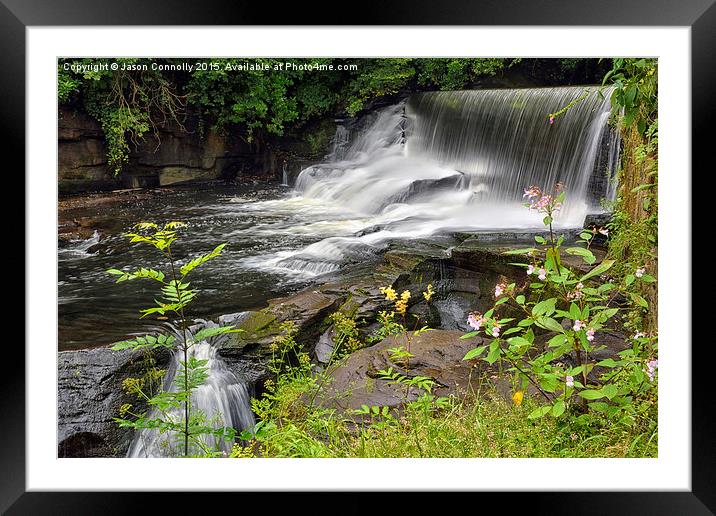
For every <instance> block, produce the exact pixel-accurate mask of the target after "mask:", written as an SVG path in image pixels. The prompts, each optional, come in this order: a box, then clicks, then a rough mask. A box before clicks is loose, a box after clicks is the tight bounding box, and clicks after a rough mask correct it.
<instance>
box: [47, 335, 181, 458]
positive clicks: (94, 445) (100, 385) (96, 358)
mask: <svg viewBox="0 0 716 516" xmlns="http://www.w3.org/2000/svg"><path fill="white" fill-rule="evenodd" d="M169 358H170V353H169V352H168V351H166V350H159V351H156V352H155V353H154V359H155V360H156V367H159V368H164V367H166V365H167V364H168V362H169ZM149 367H150V365H149V364H148V362H147V361H146V360H145V355H144V353H143V352H134V351H131V350H125V351H113V350H111V349H108V348H97V349H86V350H80V351H61V352H59V353H58V367H57V372H58V407H57V408H58V423H57V432H58V433H57V439H58V456H59V457H122V456H124V455H125V454H126V452H127V449H128V448H129V444H130V443H131V440H132V434H133V431H132V430H131V429H128V428H120V427H119V426H118V425H117V423H115V422H114V421H113V418H115V417H119V409H120V407H121V406H122V404H124V403H130V404H132V405H133V407H134V410H135V411H140V412H141V411H143V410H145V408H146V407H144V406H142V404H141V403H140V402H139V401H138V400H137V398H136V397H135V396H133V395H129V394H126V393H125V392H124V390H123V389H122V382H123V381H124V380H125V379H126V378H130V377H133V378H137V377H141V376H142V375H144V374H145V373H146V372H147V370H148V368H149Z"/></svg>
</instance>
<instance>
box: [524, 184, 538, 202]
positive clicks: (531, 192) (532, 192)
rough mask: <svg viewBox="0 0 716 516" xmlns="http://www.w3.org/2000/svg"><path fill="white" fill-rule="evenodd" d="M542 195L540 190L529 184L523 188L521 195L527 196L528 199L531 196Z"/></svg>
mask: <svg viewBox="0 0 716 516" xmlns="http://www.w3.org/2000/svg"><path fill="white" fill-rule="evenodd" d="M540 195H542V191H541V190H540V189H539V187H537V186H530V187H529V188H525V194H524V195H523V196H522V197H527V198H528V199H532V198H533V197H539V196H540Z"/></svg>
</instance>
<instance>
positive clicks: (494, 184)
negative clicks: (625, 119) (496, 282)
mask: <svg viewBox="0 0 716 516" xmlns="http://www.w3.org/2000/svg"><path fill="white" fill-rule="evenodd" d="M609 97H610V92H609V90H607V91H605V92H604V93H603V95H600V93H599V91H598V89H597V88H596V87H562V88H537V89H521V90H471V91H445V92H430V93H421V94H417V95H413V96H412V97H410V98H409V99H408V100H407V101H406V102H402V103H400V104H398V105H395V106H392V107H389V108H386V109H383V110H382V111H380V112H379V113H378V114H377V115H376V116H375V119H374V121H373V122H372V124H370V125H369V126H368V127H367V129H365V130H364V131H361V132H360V134H359V135H358V136H357V137H356V138H353V140H352V141H351V142H350V144H346V141H347V136H346V135H347V134H348V131H346V129H345V127H344V126H343V125H339V129H338V131H337V133H336V137H335V138H334V146H333V150H332V152H331V154H329V156H327V161H326V163H322V164H319V165H314V166H311V167H308V168H306V169H304V170H302V171H301V173H300V174H299V176H298V178H297V180H296V184H295V189H296V192H297V197H296V198H294V199H292V200H290V201H287V202H292V203H294V204H295V205H298V204H300V205H302V206H315V209H323V210H326V209H330V210H331V211H334V210H338V211H340V212H341V214H342V215H341V217H340V219H341V221H342V222H343V226H344V227H345V228H346V230H348V229H349V228H350V229H352V233H349V232H348V231H346V233H345V234H336V235H333V236H330V237H329V238H325V239H323V240H321V241H319V242H316V243H315V244H312V245H310V246H308V247H306V248H304V249H302V250H299V251H290V252H281V253H277V254H275V255H273V256H263V257H260V258H259V259H257V260H255V264H256V265H259V264H260V265H261V266H262V267H269V268H275V269H283V270H285V271H291V272H299V273H301V274H303V275H305V276H315V275H317V274H323V273H326V272H331V271H334V270H336V269H337V268H339V267H340V266H341V264H343V263H346V261H351V260H355V261H357V260H360V259H361V258H362V257H364V256H365V254H366V253H371V252H373V251H375V250H376V249H379V248H381V247H382V246H383V245H384V244H385V243H386V242H388V241H390V240H394V239H407V238H422V237H427V236H431V235H435V234H438V233H441V232H450V231H494V230H499V231H505V230H507V231H510V230H522V231H524V230H539V229H542V227H543V226H542V217H539V216H537V214H536V213H535V212H532V211H529V210H527V209H525V208H524V206H523V202H524V200H523V197H522V194H523V190H524V188H526V187H529V186H531V185H536V186H540V187H543V188H547V189H549V188H551V187H552V186H554V185H555V184H556V183H557V182H560V183H562V184H563V185H564V188H565V189H566V190H567V201H566V202H565V204H564V206H563V208H562V210H561V212H560V213H559V214H558V216H557V217H555V226H556V227H557V228H576V227H581V225H582V223H583V221H584V218H585V216H586V215H587V214H588V213H590V212H599V211H602V208H601V207H600V206H599V203H600V199H601V198H606V199H610V198H611V197H613V195H614V189H613V184H612V182H611V181H610V179H611V177H612V174H613V170H614V167H615V166H616V163H617V161H618V159H617V157H618V154H617V153H618V148H619V141H618V135H617V132H616V131H610V129H609V125H608V119H609V115H610V110H611V106H610V102H609ZM570 103H573V105H572V106H571V107H570V109H568V110H567V111H566V112H565V113H563V114H562V115H561V116H559V117H558V118H557V119H556V121H555V122H554V123H550V121H549V114H550V113H554V112H557V111H559V110H560V109H562V108H563V107H565V106H567V105H568V104H570ZM336 142H340V145H336ZM604 146H606V147H608V149H607V152H606V153H605V152H603V147H604ZM348 221H353V222H354V224H352V225H351V224H349V223H348Z"/></svg>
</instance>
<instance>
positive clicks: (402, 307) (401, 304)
mask: <svg viewBox="0 0 716 516" xmlns="http://www.w3.org/2000/svg"><path fill="white" fill-rule="evenodd" d="M395 309H396V310H397V311H398V313H399V314H400V315H405V312H406V311H407V310H408V302H407V301H403V300H402V299H401V300H400V301H396V302H395Z"/></svg>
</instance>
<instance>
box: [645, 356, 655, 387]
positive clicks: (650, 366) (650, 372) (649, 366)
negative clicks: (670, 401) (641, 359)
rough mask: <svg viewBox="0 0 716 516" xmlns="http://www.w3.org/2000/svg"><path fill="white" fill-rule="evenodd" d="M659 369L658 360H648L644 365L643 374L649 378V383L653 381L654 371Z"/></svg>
mask: <svg viewBox="0 0 716 516" xmlns="http://www.w3.org/2000/svg"><path fill="white" fill-rule="evenodd" d="M658 367H659V361H658V360H649V361H648V362H647V363H646V369H645V370H644V372H645V373H646V375H647V376H648V377H649V381H650V382H653V381H654V376H656V369H657V368H658Z"/></svg>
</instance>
